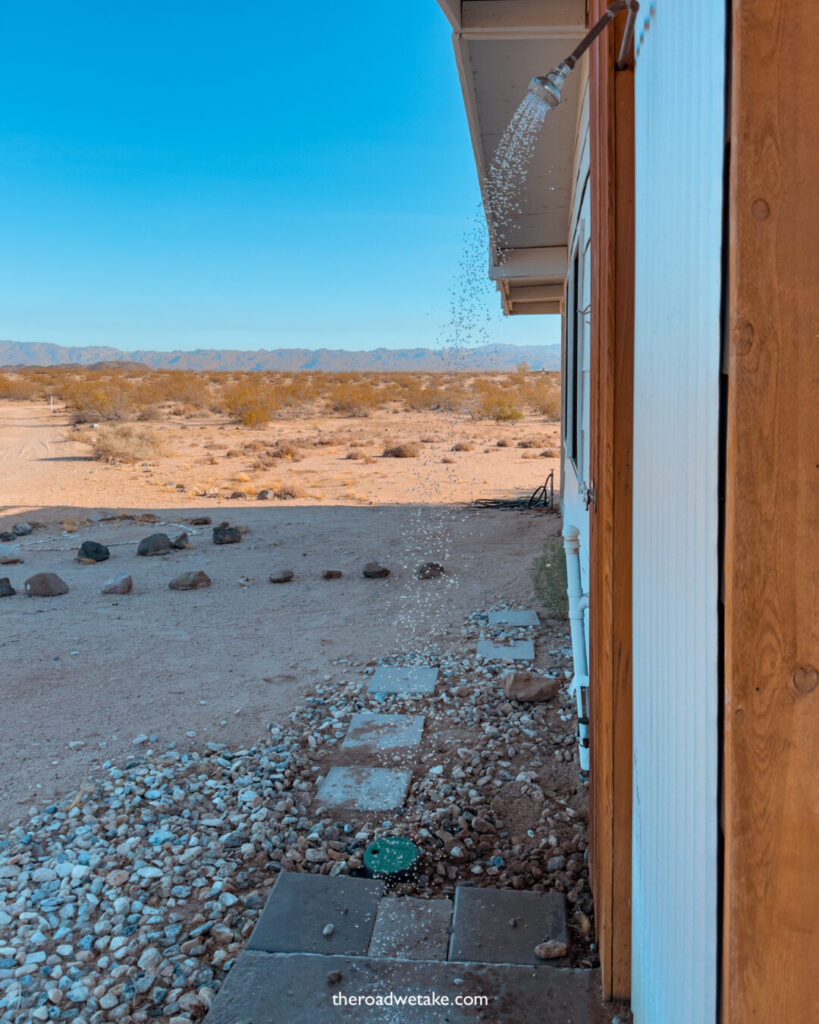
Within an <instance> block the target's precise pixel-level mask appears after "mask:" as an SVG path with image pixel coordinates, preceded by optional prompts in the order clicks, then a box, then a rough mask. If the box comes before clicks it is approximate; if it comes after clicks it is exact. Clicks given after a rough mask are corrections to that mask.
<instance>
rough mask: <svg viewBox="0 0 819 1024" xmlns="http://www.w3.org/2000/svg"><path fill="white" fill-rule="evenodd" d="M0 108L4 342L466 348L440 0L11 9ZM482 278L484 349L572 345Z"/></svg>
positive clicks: (454, 109)
mask: <svg viewBox="0 0 819 1024" xmlns="http://www.w3.org/2000/svg"><path fill="white" fill-rule="evenodd" d="M0 95H2V102H1V103H0V223H2V236H3V245H2V249H1V250H0V338H3V339H12V340H15V341H40V342H54V343H57V344H63V345H83V344H94V345H101V344H108V345H114V346H116V347H118V348H126V349H131V348H154V349H165V348H185V349H190V348H199V347H217V348H278V347H306V348H317V347H322V346H326V347H332V348H375V347H377V346H380V345H385V346H390V347H403V346H415V345H424V346H435V345H440V344H441V343H443V342H445V341H446V340H447V335H448V333H449V330H448V328H447V326H446V325H447V322H448V319H449V316H450V312H449V310H450V301H451V292H452V290H453V288H454V289H455V293H456V298H457V299H458V300H459V299H460V294H462V293H464V291H465V288H464V283H463V280H462V278H463V274H462V272H461V271H459V267H460V266H461V264H462V263H463V260H464V236H465V234H466V233H468V232H469V230H470V226H471V225H472V224H473V223H474V219H475V218H474V214H475V210H476V207H477V205H478V198H479V197H478V188H477V180H476V174H475V169H474V165H473V162H472V152H471V147H470V143H469V135H468V131H467V126H466V118H465V114H464V110H463V104H462V98H461V92H460V88H459V84H458V80H457V74H456V70H455V62H454V59H453V55H452V46H451V42H450V31H449V26H448V24H447V22H446V20H445V18H444V16H443V14H442V13H441V12H440V10H439V8H438V5H437V4H436V3H435V0H411V2H407V3H402V4H394V3H384V2H383V0H380V2H375V0H369V2H365V0H358V2H356V0H352V2H349V3H332V2H330V0H323V2H319V3H318V4H315V5H301V4H296V3H285V2H283V0H243V2H241V3H226V2H224V0H221V2H218V3H217V2H214V0H204V2H201V0H200V2H196V3H193V2H190V0H164V2H162V3H159V2H156V0H145V2H142V3H138V4H137V3H121V2H117V0H79V2H76V3H69V2H66V0H3V4H2V7H0ZM473 257H474V248H473ZM477 262H478V267H479V269H481V268H482V264H483V254H482V252H481V253H480V256H479V259H478V261H477ZM459 275H460V278H461V279H460V280H459ZM475 276H476V277H479V278H481V280H480V281H477V280H476V281H475V282H474V284H475V288H476V289H477V292H476V293H475V294H477V296H478V298H477V301H475V300H474V295H473V298H472V299H471V300H470V304H471V305H474V306H475V307H477V309H478V310H479V311H481V310H483V311H484V312H485V315H488V316H490V320H489V321H488V323H487V325H486V326H487V328H488V333H487V336H486V337H485V338H483V337H481V336H479V335H477V334H476V335H475V340H476V341H480V340H490V341H500V342H509V343H519V344H529V343H552V342H556V341H557V340H558V329H557V319H558V318H556V317H548V318H547V317H515V318H506V319H504V318H502V316H501V314H500V307H499V302H498V300H497V297H496V295H495V293H494V290H493V289H490V287H489V286H488V285H485V284H484V282H483V274H481V273H478V274H476V275H475ZM466 291H469V289H468V288H467V289H466Z"/></svg>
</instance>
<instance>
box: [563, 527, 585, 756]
mask: <svg viewBox="0 0 819 1024" xmlns="http://www.w3.org/2000/svg"><path fill="white" fill-rule="evenodd" d="M563 547H564V549H565V551H566V576H567V586H566V593H567V594H568V597H569V626H570V628H571V636H572V661H573V662H574V677H573V679H572V682H571V685H570V687H569V692H570V693H573V694H574V697H575V701H576V702H577V722H578V725H577V743H578V750H579V755H580V770H581V771H583V772H588V770H589V701H588V689H589V661H588V656H587V654H586V623H585V614H586V609H587V608H588V607H589V597H588V594H584V593H583V582H582V579H581V576H580V532H579V530H578V529H577V527H576V526H569V525H567V526H565V527H564V528H563Z"/></svg>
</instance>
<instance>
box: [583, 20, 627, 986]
mask: <svg viewBox="0 0 819 1024" xmlns="http://www.w3.org/2000/svg"><path fill="white" fill-rule="evenodd" d="M605 6H606V4H605V3H604V2H603V0H595V2H594V3H593V4H592V5H591V10H590V20H591V21H592V22H593V21H594V20H595V19H596V18H597V17H599V15H600V14H602V12H603V10H604V9H605ZM621 31H622V23H620V24H618V26H616V29H615V30H614V31H610V32H607V33H606V34H605V35H604V36H603V37H602V38H601V39H599V40H598V42H597V43H596V45H595V46H594V47H593V48H592V50H591V51H590V63H589V96H590V123H591V130H590V131H591V139H590V143H591V150H590V153H591V166H590V187H591V221H592V255H591V265H592V299H591V300H592V324H591V467H592V479H593V481H594V484H595V486H596V489H597V502H596V511H595V513H594V514H593V515H592V516H591V518H590V600H589V660H590V672H589V675H590V680H591V684H590V688H589V699H590V725H589V730H590V743H591V757H590V766H591V770H590V787H591V876H592V886H593V890H594V896H595V923H596V937H597V942H598V947H599V950H600V962H601V969H602V979H603V994H604V997H605V998H613V997H628V995H629V993H630V989H631V753H632V725H631V718H632V705H631V443H632V393H633V357H634V346H633V335H634V314H633V296H634V80H633V72H632V71H622V72H617V73H616V74H615V71H614V60H615V51H616V49H619V45H620V32H621Z"/></svg>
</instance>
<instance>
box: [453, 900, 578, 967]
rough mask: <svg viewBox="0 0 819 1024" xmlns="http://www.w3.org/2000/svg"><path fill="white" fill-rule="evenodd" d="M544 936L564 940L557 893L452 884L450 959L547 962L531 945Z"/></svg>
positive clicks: (563, 911) (561, 906)
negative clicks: (452, 911) (453, 907)
mask: <svg viewBox="0 0 819 1024" xmlns="http://www.w3.org/2000/svg"><path fill="white" fill-rule="evenodd" d="M512 922H514V924H513V923H512ZM548 939H551V940H554V941H557V942H562V943H565V944H566V945H568V941H569V939H568V933H567V931H566V902H565V899H564V897H563V895H562V894H561V893H559V892H525V891H524V892H518V891H517V890H515V889H476V888H473V887H471V886H465V885H459V886H458V888H457V889H456V890H455V910H454V913H453V917H452V940H451V942H450V945H449V959H450V960H466V961H477V962H479V963H491V964H529V965H530V966H536V967H544V966H549V964H550V962H551V961H549V960H540V959H539V958H538V957H536V956H535V946H537V945H538V944H539V943H541V942H545V941H546V940H548Z"/></svg>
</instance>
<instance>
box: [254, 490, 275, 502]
mask: <svg viewBox="0 0 819 1024" xmlns="http://www.w3.org/2000/svg"><path fill="white" fill-rule="evenodd" d="M272 497H273V492H272V491H271V490H270V488H269V487H265V488H264V489H263V490H261V491H259V493H258V494H257V495H256V500H257V501H270V500H271V499H272Z"/></svg>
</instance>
